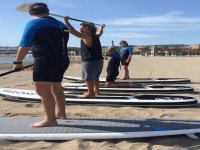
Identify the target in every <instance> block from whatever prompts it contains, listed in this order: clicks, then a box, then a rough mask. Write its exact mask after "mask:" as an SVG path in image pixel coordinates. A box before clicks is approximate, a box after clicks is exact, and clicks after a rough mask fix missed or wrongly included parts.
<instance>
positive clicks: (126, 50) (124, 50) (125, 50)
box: [119, 46, 133, 66]
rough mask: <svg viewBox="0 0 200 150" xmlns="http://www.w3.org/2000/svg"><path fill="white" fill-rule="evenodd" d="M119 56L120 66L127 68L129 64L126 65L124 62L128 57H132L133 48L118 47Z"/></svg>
mask: <svg viewBox="0 0 200 150" xmlns="http://www.w3.org/2000/svg"><path fill="white" fill-rule="evenodd" d="M119 50H120V53H121V54H120V55H121V63H122V65H125V66H128V65H129V63H126V60H127V59H128V57H129V55H132V53H133V48H132V47H130V46H122V47H120V49H119Z"/></svg>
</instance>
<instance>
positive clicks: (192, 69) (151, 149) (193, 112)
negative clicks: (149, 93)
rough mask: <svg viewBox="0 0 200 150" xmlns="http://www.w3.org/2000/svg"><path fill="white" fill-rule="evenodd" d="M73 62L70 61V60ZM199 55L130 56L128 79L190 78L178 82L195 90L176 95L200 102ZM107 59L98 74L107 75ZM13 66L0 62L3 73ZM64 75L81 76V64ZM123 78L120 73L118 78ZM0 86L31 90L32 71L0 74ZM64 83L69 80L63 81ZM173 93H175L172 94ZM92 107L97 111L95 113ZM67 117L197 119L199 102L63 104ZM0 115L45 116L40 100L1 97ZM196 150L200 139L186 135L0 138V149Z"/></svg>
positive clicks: (71, 67) (74, 65)
mask: <svg viewBox="0 0 200 150" xmlns="http://www.w3.org/2000/svg"><path fill="white" fill-rule="evenodd" d="M72 61H73V60H72ZM199 64H200V58H199V57H146V56H133V58H132V62H131V64H130V66H129V70H130V77H131V78H157V77H159V78H190V79H191V81H192V83H190V84H181V85H187V86H192V87H193V88H194V89H195V91H196V93H189V94H188V93H187V94H186V93H182V94H177V95H183V96H192V97H194V98H196V99H197V100H198V101H200V95H199V94H198V92H200V67H199ZM106 66H107V61H106V60H105V61H104V69H103V72H102V74H101V77H105V76H106ZM11 68H12V65H5V64H0V73H3V72H6V71H8V70H10V69H11ZM65 75H71V76H80V75H81V64H80V63H79V61H75V62H74V63H72V64H71V65H70V66H69V68H68V70H67V71H66V72H65ZM120 77H122V72H120V75H119V78H120ZM0 78H1V79H0V86H1V87H9V88H20V89H34V86H33V85H32V72H31V71H22V72H16V73H12V74H9V75H5V76H3V77H0ZM63 81H64V82H70V81H68V80H65V79H64V80H63ZM173 95H175V94H173ZM94 110H95V112H96V113H94ZM66 112H67V116H69V117H133V118H166V119H174V118H179V119H200V105H199V104H197V105H195V106H190V107H175V108H170V107H167V108H165V107H160V108H159V107H156V108H154V107H133V106H130V107H127V106H126V107H123V106H122V107H112V106H91V105H88V106H87V105H66ZM0 115H5V116H38V117H41V116H43V115H44V110H43V107H42V105H41V103H30V102H23V103H20V102H13V101H5V100H4V98H3V97H0ZM3 149H9V150H11V149H17V150H18V149H28V150H36V149H37V150H39V149H48V150H54V149H58V150H66V149H70V150H161V149H162V150H172V149H173V150H174V149H175V150H189V149H193V150H195V149H196V150H197V149H200V142H199V140H196V141H195V140H193V139H190V138H188V137H187V136H185V135H181V136H168V137H153V138H140V139H118V140H71V141H0V150H3Z"/></svg>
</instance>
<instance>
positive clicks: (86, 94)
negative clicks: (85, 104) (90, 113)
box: [77, 93, 95, 98]
mask: <svg viewBox="0 0 200 150" xmlns="http://www.w3.org/2000/svg"><path fill="white" fill-rule="evenodd" d="M93 97H95V95H94V94H89V93H85V94H83V95H79V96H77V98H93Z"/></svg>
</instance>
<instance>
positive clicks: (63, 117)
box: [43, 115, 67, 119]
mask: <svg viewBox="0 0 200 150" xmlns="http://www.w3.org/2000/svg"><path fill="white" fill-rule="evenodd" d="M43 118H44V119H47V117H46V116H44V117H43ZM56 119H67V117H66V115H64V116H63V115H56Z"/></svg>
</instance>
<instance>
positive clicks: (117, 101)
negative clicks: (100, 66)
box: [0, 88, 197, 107]
mask: <svg viewBox="0 0 200 150" xmlns="http://www.w3.org/2000/svg"><path fill="white" fill-rule="evenodd" d="M0 95H1V96H3V97H5V98H6V99H9V100H17V101H19V100H20V101H28V102H31V101H36V102H37V101H38V102H39V101H40V97H39V96H38V95H37V94H36V92H35V91H34V90H24V89H12V88H0ZM65 96H66V98H65V101H66V103H69V104H94V105H112V106H125V105H127V106H162V107H167V106H170V107H175V106H191V105H194V104H196V103H197V100H196V99H194V98H193V97H187V96H166V95H144V94H141V95H135V96H133V95H132V96H130V95H129V96H113V95H99V96H96V97H94V98H77V94H74V95H73V94H72V93H71V94H69V93H68V94H66V95H65Z"/></svg>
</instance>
